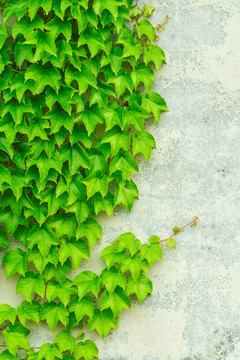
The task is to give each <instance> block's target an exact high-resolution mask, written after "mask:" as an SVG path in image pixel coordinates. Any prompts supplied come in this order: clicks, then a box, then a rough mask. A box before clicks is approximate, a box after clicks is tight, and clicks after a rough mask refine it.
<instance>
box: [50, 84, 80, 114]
mask: <svg viewBox="0 0 240 360" xmlns="http://www.w3.org/2000/svg"><path fill="white" fill-rule="evenodd" d="M74 91H75V90H74V89H72V88H71V87H69V86H64V85H61V88H60V90H59V93H58V94H57V93H56V92H55V91H54V90H53V89H52V88H51V87H49V86H47V87H46V104H47V106H48V107H49V109H50V111H51V110H52V107H53V105H54V104H55V103H56V102H58V103H59V104H60V105H61V107H62V109H64V110H65V111H67V113H68V115H69V116H70V115H71V112H72V106H71V104H70V103H69V102H70V98H71V97H72V95H73V93H74Z"/></svg>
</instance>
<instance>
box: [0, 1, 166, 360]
mask: <svg viewBox="0 0 240 360" xmlns="http://www.w3.org/2000/svg"><path fill="white" fill-rule="evenodd" d="M1 3H2V7H3V17H4V24H3V25H1V26H0V92H1V113H0V195H1V198H0V222H2V223H3V224H4V225H3V227H2V228H1V229H0V247H1V248H5V249H7V248H8V247H9V245H10V241H9V238H10V236H12V237H13V238H14V240H15V242H14V244H15V246H16V247H15V248H11V250H9V251H6V250H5V252H6V253H5V255H4V258H3V264H4V265H5V269H6V274H7V277H8V278H9V277H11V276H13V275H14V274H17V275H18V280H17V285H16V291H17V294H20V293H21V294H23V295H24V297H25V300H24V301H23V302H22V303H21V304H20V305H19V306H18V308H17V309H14V308H12V307H11V306H10V305H7V304H3V305H0V324H3V327H2V329H3V330H2V333H3V335H4V337H5V341H6V345H7V349H8V350H5V351H4V352H2V354H1V355H0V359H1V360H8V359H14V360H15V359H17V358H18V355H17V352H18V349H19V348H20V347H21V348H23V349H25V350H26V357H27V358H29V359H31V360H35V359H39V360H41V359H46V360H54V359H55V358H64V359H65V360H71V359H73V358H74V359H82V358H84V359H86V360H92V359H94V358H96V357H98V350H97V348H96V345H95V344H94V343H93V342H92V341H90V340H86V341H83V337H84V335H83V333H82V332H80V334H79V336H78V337H77V338H75V337H73V336H72V333H71V331H70V330H71V329H73V328H75V327H79V328H82V327H83V325H84V324H87V326H88V329H89V330H90V331H92V330H96V331H97V332H98V333H99V334H100V336H101V337H102V338H104V337H105V336H106V335H107V333H108V332H109V331H110V330H111V329H112V328H116V327H117V323H118V316H119V314H120V312H121V311H122V310H123V309H129V308H130V307H131V296H132V295H134V294H135V295H136V296H137V298H138V300H139V302H141V301H143V299H144V298H145V297H146V296H147V295H148V294H150V293H151V291H152V283H151V280H150V279H149V278H148V277H147V276H146V273H147V271H148V268H149V266H152V265H153V263H154V262H155V261H156V260H160V259H161V257H162V248H161V246H160V245H159V243H158V242H159V238H158V237H157V236H153V237H151V238H150V239H149V244H148V245H146V244H144V245H143V244H141V242H140V241H139V240H138V239H136V238H135V236H134V235H133V234H132V233H126V234H123V235H121V236H120V237H119V238H118V239H117V240H116V241H115V242H113V244H112V245H110V246H108V247H106V248H105V249H104V250H103V252H102V254H101V257H102V258H103V259H104V260H105V262H106V268H105V269H104V270H103V272H102V273H101V275H99V276H98V275H97V274H95V273H94V272H91V271H83V272H80V273H79V275H77V276H76V277H75V278H74V279H73V280H72V278H71V276H69V275H70V273H71V271H72V267H73V268H74V269H75V270H78V269H79V267H80V265H81V262H82V259H89V256H90V250H91V249H92V247H93V246H94V245H95V243H96V241H97V240H98V239H101V237H102V228H101V226H100V225H99V223H98V222H97V221H96V219H95V216H96V215H98V214H99V213H100V212H106V213H107V215H108V216H109V217H110V216H111V215H112V213H113V210H114V208H116V207H117V206H119V205H123V206H125V208H126V209H127V210H128V211H130V210H131V209H132V206H133V202H134V200H135V199H136V198H138V189H137V186H136V184H135V183H134V181H133V180H132V179H131V174H132V173H136V172H138V164H137V161H136V159H135V157H136V155H137V154H139V153H142V154H143V155H144V156H145V158H146V159H147V160H149V158H150V156H151V151H152V149H153V148H155V147H156V144H155V140H154V138H153V136H152V135H151V134H150V133H149V132H147V131H146V127H147V119H150V118H151V117H154V119H155V123H157V122H158V121H159V119H160V114H161V111H167V105H166V103H165V101H164V99H163V98H162V97H161V96H160V95H159V94H158V93H156V92H153V91H151V86H152V82H153V81H154V78H155V73H154V72H155V71H158V70H159V69H160V67H161V65H162V63H163V62H164V61H165V55H164V52H163V51H162V49H160V48H159V47H158V46H157V45H155V44H154V42H155V38H156V34H155V28H154V27H153V25H152V24H151V22H149V21H148V20H147V19H146V17H148V16H150V15H151V14H152V12H153V8H152V7H151V6H150V5H146V6H145V8H144V9H143V10H140V9H139V8H138V6H132V0H111V1H109V0H94V1H92V0H61V1H60V0H44V1H39V0H35V1H28V0H7V1H5V2H1ZM9 20H11V23H12V24H13V26H11V27H10V26H9V25H8V21H9ZM40 321H46V322H47V324H48V325H49V327H50V328H51V329H52V330H53V331H55V329H56V326H57V324H62V325H63V326H64V330H62V331H61V332H60V333H58V334H57V335H56V337H55V340H54V343H52V344H50V343H47V344H44V345H43V346H42V347H41V348H40V349H39V351H37V352H36V351H35V350H34V349H30V345H29V340H28V337H27V336H28V335H29V333H30V330H28V329H27V328H26V327H25V326H26V323H28V322H35V323H37V324H39V322H40Z"/></svg>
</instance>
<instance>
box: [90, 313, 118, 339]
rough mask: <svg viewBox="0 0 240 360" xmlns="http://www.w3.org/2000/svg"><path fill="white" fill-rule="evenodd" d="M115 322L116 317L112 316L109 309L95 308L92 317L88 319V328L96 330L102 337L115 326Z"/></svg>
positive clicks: (116, 322) (116, 320)
mask: <svg viewBox="0 0 240 360" xmlns="http://www.w3.org/2000/svg"><path fill="white" fill-rule="evenodd" d="M117 324H118V319H117V318H114V315H113V313H112V311H111V310H110V309H106V310H103V311H100V310H99V309H95V310H94V315H93V318H92V319H91V320H89V321H88V329H89V330H90V331H92V330H97V332H98V333H99V335H100V336H101V337H102V338H103V339H104V337H105V336H106V335H107V334H108V333H109V331H110V330H111V329H112V328H114V329H116V328H117Z"/></svg>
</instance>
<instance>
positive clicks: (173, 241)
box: [166, 238, 177, 250]
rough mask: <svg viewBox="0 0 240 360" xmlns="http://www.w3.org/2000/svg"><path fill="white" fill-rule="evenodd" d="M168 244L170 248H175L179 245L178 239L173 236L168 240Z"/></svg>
mask: <svg viewBox="0 0 240 360" xmlns="http://www.w3.org/2000/svg"><path fill="white" fill-rule="evenodd" d="M166 244H167V246H168V249H169V250H170V249H172V248H174V247H175V246H176V245H177V241H176V239H174V238H171V239H168V240H167V242H166Z"/></svg>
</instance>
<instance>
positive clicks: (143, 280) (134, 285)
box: [127, 274, 152, 304]
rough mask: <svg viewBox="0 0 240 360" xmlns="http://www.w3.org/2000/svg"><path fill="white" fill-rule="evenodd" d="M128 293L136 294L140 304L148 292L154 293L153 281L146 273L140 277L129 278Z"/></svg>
mask: <svg viewBox="0 0 240 360" xmlns="http://www.w3.org/2000/svg"><path fill="white" fill-rule="evenodd" d="M127 293H128V295H132V294H136V295H137V297H138V300H139V304H140V303H141V302H142V301H143V300H144V299H145V297H146V296H147V295H148V294H151V293H152V282H151V280H150V279H149V278H148V277H147V276H146V275H144V274H140V276H139V278H138V279H133V278H130V279H128V285H127Z"/></svg>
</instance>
